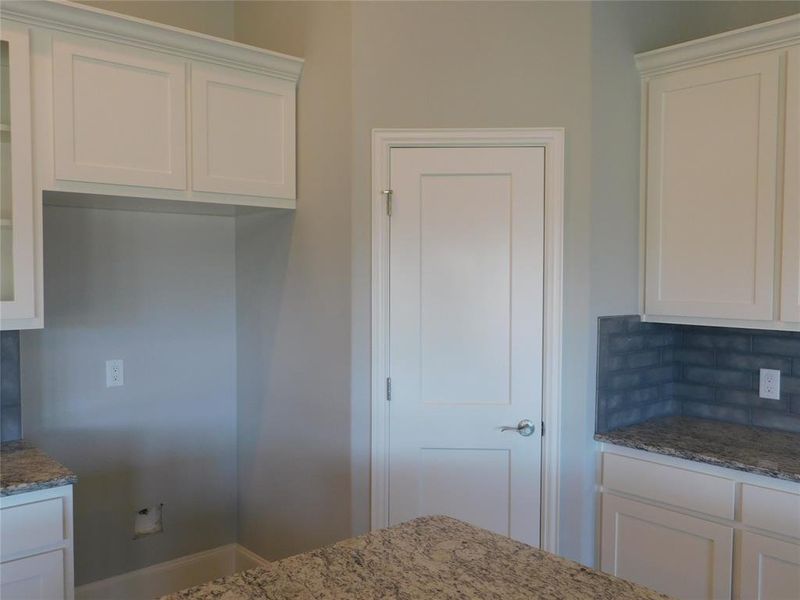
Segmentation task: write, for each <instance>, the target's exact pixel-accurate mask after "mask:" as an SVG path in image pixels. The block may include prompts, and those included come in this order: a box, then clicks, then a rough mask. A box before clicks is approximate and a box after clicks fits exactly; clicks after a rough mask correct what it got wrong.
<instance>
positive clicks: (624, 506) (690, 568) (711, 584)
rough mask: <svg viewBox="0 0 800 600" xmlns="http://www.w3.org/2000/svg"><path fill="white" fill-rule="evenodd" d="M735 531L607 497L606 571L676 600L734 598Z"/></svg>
mask: <svg viewBox="0 0 800 600" xmlns="http://www.w3.org/2000/svg"><path fill="white" fill-rule="evenodd" d="M732 557H733V528H731V527H726V526H724V525H719V524H717V523H711V522H709V521H704V520H702V519H697V518H695V517H689V516H687V515H682V514H680V513H677V512H674V511H671V510H666V509H664V508H659V507H656V506H652V505H650V504H645V503H644V502H637V501H635V500H629V499H627V498H622V497H619V496H615V495H613V494H604V495H603V541H602V564H601V567H602V569H603V570H604V571H606V572H608V573H611V574H613V575H616V576H617V577H622V578H623V579H628V580H630V581H635V582H636V583H640V584H642V585H646V586H647V587H649V588H652V589H654V590H657V591H659V592H662V593H664V594H668V595H670V596H674V597H675V598H692V599H695V600H699V599H701V598H703V599H708V600H712V599H713V600H720V599H722V598H730V597H731V566H732Z"/></svg>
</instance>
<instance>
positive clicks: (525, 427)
mask: <svg viewBox="0 0 800 600" xmlns="http://www.w3.org/2000/svg"><path fill="white" fill-rule="evenodd" d="M500 431H516V432H517V433H518V434H520V435H521V436H524V437H528V436H529V435H533V432H534V431H536V425H534V424H533V421H531V420H530V419H523V420H522V421H520V422H519V423H517V426H516V427H511V426H509V425H503V426H502V427H500Z"/></svg>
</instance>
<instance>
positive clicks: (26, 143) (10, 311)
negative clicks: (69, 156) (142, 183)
mask: <svg viewBox="0 0 800 600" xmlns="http://www.w3.org/2000/svg"><path fill="white" fill-rule="evenodd" d="M0 39H2V40H4V41H6V42H8V49H9V88H10V90H11V98H10V100H11V106H10V113H11V127H12V131H11V156H12V160H11V202H12V209H11V210H12V216H11V219H12V235H13V239H12V249H13V264H14V300H13V301H6V302H2V303H0V314H1V315H2V329H24V328H27V326H29V324H32V323H34V322H35V321H36V319H37V317H41V315H40V314H39V310H37V308H38V304H39V302H38V299H37V293H40V291H39V290H38V289H37V273H40V272H41V260H40V255H39V253H40V251H41V248H40V247H41V240H40V234H39V232H38V229H37V227H36V207H35V203H34V195H33V170H32V160H33V149H32V139H33V138H32V129H31V127H32V122H31V67H30V34H29V32H28V29H27V28H26V27H24V26H20V25H17V24H15V23H5V22H4V23H3V28H2V31H0ZM6 235H7V234H6Z"/></svg>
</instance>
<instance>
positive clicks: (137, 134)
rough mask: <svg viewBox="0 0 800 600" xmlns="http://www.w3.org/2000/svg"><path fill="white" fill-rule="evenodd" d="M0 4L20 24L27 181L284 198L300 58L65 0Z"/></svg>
mask: <svg viewBox="0 0 800 600" xmlns="http://www.w3.org/2000/svg"><path fill="white" fill-rule="evenodd" d="M0 12H2V18H3V22H4V23H6V22H8V23H19V24H21V25H23V26H26V27H28V28H29V29H30V32H31V51H30V56H31V81H32V89H33V100H32V103H31V105H32V108H33V113H32V114H33V125H34V127H33V130H34V143H33V147H34V153H35V160H34V161H33V165H34V167H35V168H34V173H35V181H34V188H35V190H36V193H37V194H39V195H41V194H42V193H44V192H57V194H54V195H48V196H47V197H46V198H47V201H48V202H57V203H64V202H73V203H74V202H78V203H81V204H82V205H84V204H86V203H90V204H91V205H93V206H109V207H114V208H125V207H133V206H137V207H138V206H146V203H142V202H141V199H145V200H147V199H150V200H159V201H161V200H167V201H185V203H184V204H183V210H186V211H189V212H191V211H193V210H199V211H201V212H202V211H203V210H221V211H223V212H224V211H228V212H226V213H225V214H229V212H230V209H229V208H226V206H225V205H227V206H228V207H230V206H254V207H262V208H289V209H292V208H294V207H295V88H296V86H297V82H298V80H299V77H300V72H301V70H302V66H303V61H302V59H299V58H295V57H292V56H286V55H284V54H278V53H275V52H269V51H267V50H262V49H260V48H255V47H252V46H246V45H244V44H239V43H236V42H231V41H228V40H223V39H217V38H212V37H210V36H207V35H201V34H196V33H192V32H189V31H185V30H182V29H177V28H175V27H169V26H166V25H160V24H156V23H149V22H147V21H143V20H141V19H133V18H129V17H125V16H121V15H119V14H116V13H112V12H109V11H104V10H100V9H96V8H92V7H87V6H83V5H79V4H73V3H69V2H67V3H65V2H50V1H41V2H24V1H18V0H7V1H4V2H3V4H2V7H0ZM64 192H66V194H65V193H64ZM132 199H136V200H135V202H134V200H132ZM37 202H41V198H38V199H37ZM126 202H127V204H126ZM197 203H204V204H217V205H220V206H219V207H217V208H210V207H197V206H196V205H197ZM172 208H174V209H177V210H181V209H179V208H177V206H173V207H172Z"/></svg>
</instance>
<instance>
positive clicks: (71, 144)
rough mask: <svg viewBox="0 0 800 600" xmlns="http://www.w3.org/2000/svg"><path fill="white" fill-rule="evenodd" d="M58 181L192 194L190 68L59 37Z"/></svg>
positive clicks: (166, 59)
mask: <svg viewBox="0 0 800 600" xmlns="http://www.w3.org/2000/svg"><path fill="white" fill-rule="evenodd" d="M53 114H54V127H55V177H56V179H65V180H70V181H83V182H90V183H113V184H120V185H135V186H148V187H154V188H169V189H175V190H183V189H186V62H185V61H183V60H180V59H177V58H174V57H172V56H168V55H164V54H159V53H155V52H149V51H146V50H141V49H140V48H135V47H133V46H126V45H123V44H109V43H100V42H96V41H94V40H89V39H85V38H76V37H61V36H59V37H55V38H54V39H53Z"/></svg>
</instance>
